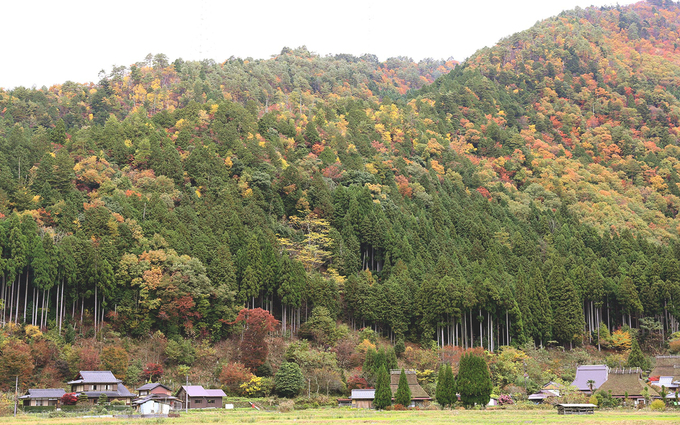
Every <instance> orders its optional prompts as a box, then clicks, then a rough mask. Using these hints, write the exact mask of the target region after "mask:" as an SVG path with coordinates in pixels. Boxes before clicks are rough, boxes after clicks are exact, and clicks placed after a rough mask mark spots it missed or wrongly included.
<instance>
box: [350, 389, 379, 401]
mask: <svg viewBox="0 0 680 425" xmlns="http://www.w3.org/2000/svg"><path fill="white" fill-rule="evenodd" d="M350 398H351V399H352V400H373V399H374V398H375V389H369V390H352V395H351V396H350Z"/></svg>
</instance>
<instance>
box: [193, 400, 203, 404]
mask: <svg viewBox="0 0 680 425" xmlns="http://www.w3.org/2000/svg"><path fill="white" fill-rule="evenodd" d="M194 403H196V404H201V403H203V400H194Z"/></svg>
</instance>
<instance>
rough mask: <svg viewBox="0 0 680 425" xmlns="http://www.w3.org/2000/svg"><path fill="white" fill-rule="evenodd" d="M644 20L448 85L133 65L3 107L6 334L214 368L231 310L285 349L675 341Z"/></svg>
mask: <svg viewBox="0 0 680 425" xmlns="http://www.w3.org/2000/svg"><path fill="white" fill-rule="evenodd" d="M656 3H658V4H656V5H654V4H653V3H639V4H636V5H633V6H630V7H617V8H611V9H606V10H598V9H591V8H589V9H585V10H576V11H572V12H564V13H562V14H561V15H560V16H558V17H555V18H552V19H548V20H546V21H543V22H541V23H539V24H537V25H536V26H535V27H533V28H532V29H530V30H527V31H525V32H522V33H519V34H515V35H513V36H511V37H509V38H507V39H504V40H502V41H501V42H500V43H499V44H498V45H497V46H495V47H493V48H490V49H484V50H482V51H479V52H478V53H477V54H475V55H474V56H473V57H471V58H470V59H469V60H468V61H466V62H465V63H464V64H462V65H459V66H456V65H457V64H456V63H455V62H454V61H435V60H427V61H422V62H420V63H413V62H412V61H411V60H410V59H408V58H393V59H389V60H387V61H385V62H379V61H378V60H377V59H376V58H375V57H373V56H370V55H366V56H362V57H361V58H357V57H354V56H351V55H337V56H334V57H330V56H329V57H319V56H317V55H314V54H312V53H310V52H308V51H307V50H306V49H305V48H298V49H294V50H291V49H287V48H285V49H284V50H283V51H282V52H281V54H280V55H278V56H276V57H275V58H272V59H270V60H257V61H253V60H242V59H234V58H231V59H229V60H227V61H225V62H224V63H221V64H217V63H213V62H211V61H203V62H184V61H182V60H181V59H178V60H176V61H174V62H173V63H169V60H168V59H167V58H166V57H165V56H164V55H156V56H151V55H149V56H148V57H147V59H146V60H145V61H144V62H140V63H137V64H135V65H132V66H130V67H129V68H128V67H119V68H114V69H113V70H112V71H111V72H110V73H108V74H106V75H102V79H101V81H100V82H99V83H97V84H89V85H83V84H77V83H73V82H66V83H64V84H62V85H58V86H53V87H50V88H43V89H40V90H38V89H25V88H17V89H14V90H11V91H0V116H2V120H1V121H0V213H1V214H2V220H1V221H0V246H1V247H2V262H0V270H1V271H2V275H3V281H2V287H1V288H0V291H1V292H0V294H1V295H0V298H2V299H3V300H5V303H4V306H3V307H2V316H3V318H4V321H18V322H25V323H32V324H38V325H41V326H43V327H46V328H48V329H58V330H59V333H63V332H62V330H63V329H66V328H67V327H69V326H75V328H76V329H78V330H80V331H84V334H87V332H93V333H94V334H95V335H96V334H97V332H101V330H103V329H109V328H113V329H115V330H116V331H118V332H120V333H122V334H128V335H132V336H134V337H144V336H148V335H151V334H153V333H154V332H155V331H157V330H160V331H161V332H162V333H163V334H164V335H165V336H167V337H168V338H177V339H178V340H180V339H181V338H205V339H210V340H211V341H213V342H214V341H218V340H220V339H222V338H225V337H227V336H228V335H230V334H231V333H232V332H233V331H234V329H235V327H234V325H233V324H232V323H231V321H233V320H234V318H235V317H236V315H237V313H238V311H239V310H240V309H241V308H242V307H244V306H245V307H248V308H255V307H262V308H264V309H267V310H269V311H271V312H272V314H274V316H276V317H277V318H278V319H281V321H282V328H283V331H284V332H287V331H291V332H293V333H297V332H299V331H301V330H302V332H303V333H304V332H305V331H308V329H307V330H306V329H305V327H304V325H302V323H303V322H304V321H305V320H306V319H307V318H308V316H309V315H310V314H311V312H312V310H313V309H314V308H315V307H325V308H326V309H327V310H328V314H329V315H330V317H331V318H333V319H339V320H342V321H344V322H345V323H347V324H348V325H349V326H350V327H352V328H355V329H358V328H361V327H364V326H371V327H373V328H374V329H376V330H377V331H378V332H379V333H380V334H382V335H383V336H386V337H390V338H391V339H392V340H393V341H403V340H404V339H406V340H410V341H413V342H419V343H423V344H425V345H429V344H432V345H434V344H437V345H439V346H443V345H450V344H454V345H458V346H464V347H470V346H479V345H480V344H482V345H483V346H484V347H485V348H488V349H490V350H493V349H494V347H497V346H500V345H509V344H523V343H526V342H531V341H533V342H536V343H537V344H544V343H546V342H548V341H557V342H558V343H560V344H564V345H567V346H572V345H573V344H589V343H594V344H597V341H596V340H595V339H594V338H597V335H599V334H600V329H601V327H600V326H599V324H600V323H603V324H604V325H606V327H607V328H608V329H615V328H619V327H621V326H624V328H625V327H627V326H630V327H634V328H640V333H639V337H640V338H641V340H642V342H643V343H645V342H646V343H647V345H645V348H646V349H648V350H649V349H652V348H654V349H656V348H655V347H657V346H658V345H659V344H658V340H657V339H655V338H656V337H657V336H660V337H661V338H664V337H665V336H667V334H670V333H672V332H675V331H678V330H679V329H678V324H677V321H676V319H675V317H677V316H678V315H680V304H678V301H676V300H680V261H679V259H680V244H678V227H679V226H680V221H678V220H679V219H678V217H677V214H678V211H679V210H680V188H679V187H678V183H680V177H679V176H678V172H680V163H679V162H678V159H679V158H680V148H679V147H678V136H679V135H680V133H679V131H680V102H679V101H678V98H677V96H678V95H680V91H678V82H679V80H680V52H678V50H677V47H678V45H677V43H678V41H677V40H678V39H680V35H679V28H678V26H679V25H680V7H678V5H676V4H674V3H672V2H662V3H663V4H661V2H656ZM451 70H453V71H451ZM449 71H451V72H449ZM0 84H1V82H0ZM319 311H321V310H317V312H319ZM69 329H70V330H71V331H72V330H73V328H69ZM602 329H603V331H604V328H602ZM606 333H607V332H605V334H606ZM62 342H63V341H62ZM178 344H179V343H178ZM185 364H186V363H185ZM7 376H10V375H7Z"/></svg>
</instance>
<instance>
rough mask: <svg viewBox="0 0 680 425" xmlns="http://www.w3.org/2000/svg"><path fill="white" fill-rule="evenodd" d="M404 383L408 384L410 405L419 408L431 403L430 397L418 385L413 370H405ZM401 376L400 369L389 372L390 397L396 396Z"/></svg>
mask: <svg viewBox="0 0 680 425" xmlns="http://www.w3.org/2000/svg"><path fill="white" fill-rule="evenodd" d="M404 373H405V374H406V382H408V388H409V389H410V390H411V404H412V405H416V406H421V405H423V404H427V403H429V402H430V401H432V397H430V396H429V394H427V393H426V392H425V390H424V389H423V387H421V386H420V384H419V383H418V377H417V376H416V371H415V370H405V371H404ZM400 376H401V370H400V369H392V370H390V389H391V390H392V397H394V396H395V395H396V394H397V389H398V388H399V377H400Z"/></svg>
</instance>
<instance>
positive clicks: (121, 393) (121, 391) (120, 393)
mask: <svg viewBox="0 0 680 425" xmlns="http://www.w3.org/2000/svg"><path fill="white" fill-rule="evenodd" d="M80 393H84V394H85V395H87V397H88V398H97V397H99V396H100V395H102V394H106V396H107V397H109V398H135V397H137V396H136V395H135V394H132V393H131V392H130V390H128V389H127V388H126V387H125V385H123V384H121V383H119V384H118V390H117V391H80Z"/></svg>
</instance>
